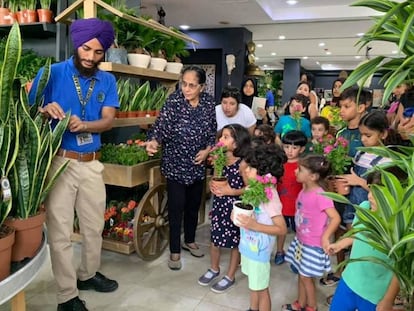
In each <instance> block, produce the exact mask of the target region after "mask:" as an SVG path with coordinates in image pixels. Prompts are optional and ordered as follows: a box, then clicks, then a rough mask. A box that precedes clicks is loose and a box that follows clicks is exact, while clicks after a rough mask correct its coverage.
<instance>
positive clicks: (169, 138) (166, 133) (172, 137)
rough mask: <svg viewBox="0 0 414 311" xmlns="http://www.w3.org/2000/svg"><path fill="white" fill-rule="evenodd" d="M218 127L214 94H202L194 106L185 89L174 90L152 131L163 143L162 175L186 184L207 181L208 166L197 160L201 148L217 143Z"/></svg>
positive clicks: (151, 134) (149, 135) (150, 135)
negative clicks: (206, 167) (197, 163)
mask: <svg viewBox="0 0 414 311" xmlns="http://www.w3.org/2000/svg"><path fill="white" fill-rule="evenodd" d="M216 129H217V123H216V115H215V101H214V99H213V97H212V96H211V95H209V94H207V93H204V92H203V93H201V94H200V102H199V104H198V105H197V107H192V106H191V105H190V103H189V102H188V101H187V100H186V99H185V98H184V95H183V93H182V91H181V90H177V91H175V92H174V93H172V94H171V95H170V96H169V97H168V99H167V101H166V102H165V104H164V106H163V107H162V109H161V112H160V116H159V117H158V118H157V120H156V122H155V124H154V125H153V127H152V128H151V130H150V131H149V134H148V139H149V140H151V139H156V140H157V141H158V142H159V143H160V144H161V146H162V159H161V172H162V174H163V175H164V176H165V177H166V178H168V179H171V180H174V181H177V182H179V183H183V184H186V185H189V184H192V183H194V181H196V180H203V179H204V178H205V165H204V164H203V165H195V164H194V159H195V156H196V154H197V153H198V152H199V151H200V150H203V149H205V148H207V147H208V146H214V143H215V137H216Z"/></svg>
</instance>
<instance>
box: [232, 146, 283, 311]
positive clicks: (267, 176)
mask: <svg viewBox="0 0 414 311" xmlns="http://www.w3.org/2000/svg"><path fill="white" fill-rule="evenodd" d="M245 161H246V163H247V166H246V167H245V169H244V175H245V176H246V177H247V178H248V179H249V182H248V186H247V188H246V190H245V192H244V193H243V195H242V202H244V203H250V204H251V205H253V207H254V217H251V216H247V215H244V214H236V213H235V212H234V211H233V212H232V220H233V221H237V223H238V224H239V226H240V245H239V251H240V254H241V269H242V272H243V273H244V274H246V275H247V277H248V283H249V289H250V308H249V310H250V311H253V310H260V311H270V310H271V299H270V294H269V279H270V256H271V253H272V250H273V247H274V243H275V236H276V235H279V234H286V232H287V230H286V223H285V220H284V218H283V216H282V204H281V202H280V199H279V195H278V194H277V191H276V187H275V184H276V182H277V180H278V179H279V178H281V177H282V175H283V163H284V162H286V155H285V153H284V152H283V150H282V149H281V148H280V147H279V146H276V145H274V144H270V145H268V144H258V145H257V146H256V147H254V148H252V149H251V150H250V152H249V153H248V155H247V156H246V158H245Z"/></svg>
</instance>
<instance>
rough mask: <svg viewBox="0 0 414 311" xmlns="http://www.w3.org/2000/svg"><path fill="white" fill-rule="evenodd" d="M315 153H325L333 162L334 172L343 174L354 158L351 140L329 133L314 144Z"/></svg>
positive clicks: (334, 173)
mask: <svg viewBox="0 0 414 311" xmlns="http://www.w3.org/2000/svg"><path fill="white" fill-rule="evenodd" d="M312 151H313V152H314V153H318V154H323V155H325V156H326V158H327V159H328V161H329V162H330V163H331V168H332V174H333V175H342V174H344V173H345V171H346V169H347V167H348V166H349V165H350V164H351V162H352V158H351V157H350V156H349V155H348V153H349V142H348V140H346V139H345V138H343V137H341V136H339V137H337V138H335V137H334V136H332V135H330V134H328V135H326V136H324V137H323V138H321V139H319V141H318V142H317V143H314V144H313V148H312Z"/></svg>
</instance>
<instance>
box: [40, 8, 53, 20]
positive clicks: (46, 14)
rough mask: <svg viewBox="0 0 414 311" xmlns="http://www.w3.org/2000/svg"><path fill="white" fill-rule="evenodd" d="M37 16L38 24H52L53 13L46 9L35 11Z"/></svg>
mask: <svg viewBox="0 0 414 311" xmlns="http://www.w3.org/2000/svg"><path fill="white" fill-rule="evenodd" d="M37 15H38V17H39V22H41V23H52V22H53V11H52V10H47V9H37Z"/></svg>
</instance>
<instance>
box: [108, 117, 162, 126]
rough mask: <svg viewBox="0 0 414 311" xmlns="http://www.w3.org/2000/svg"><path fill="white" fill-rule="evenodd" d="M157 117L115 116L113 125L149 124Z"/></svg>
mask: <svg viewBox="0 0 414 311" xmlns="http://www.w3.org/2000/svg"><path fill="white" fill-rule="evenodd" d="M156 119H157V117H142V118H121V119H118V118H115V119H114V122H113V124H112V126H113V127H126V126H134V125H149V124H153V123H154V122H155V120H156Z"/></svg>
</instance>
